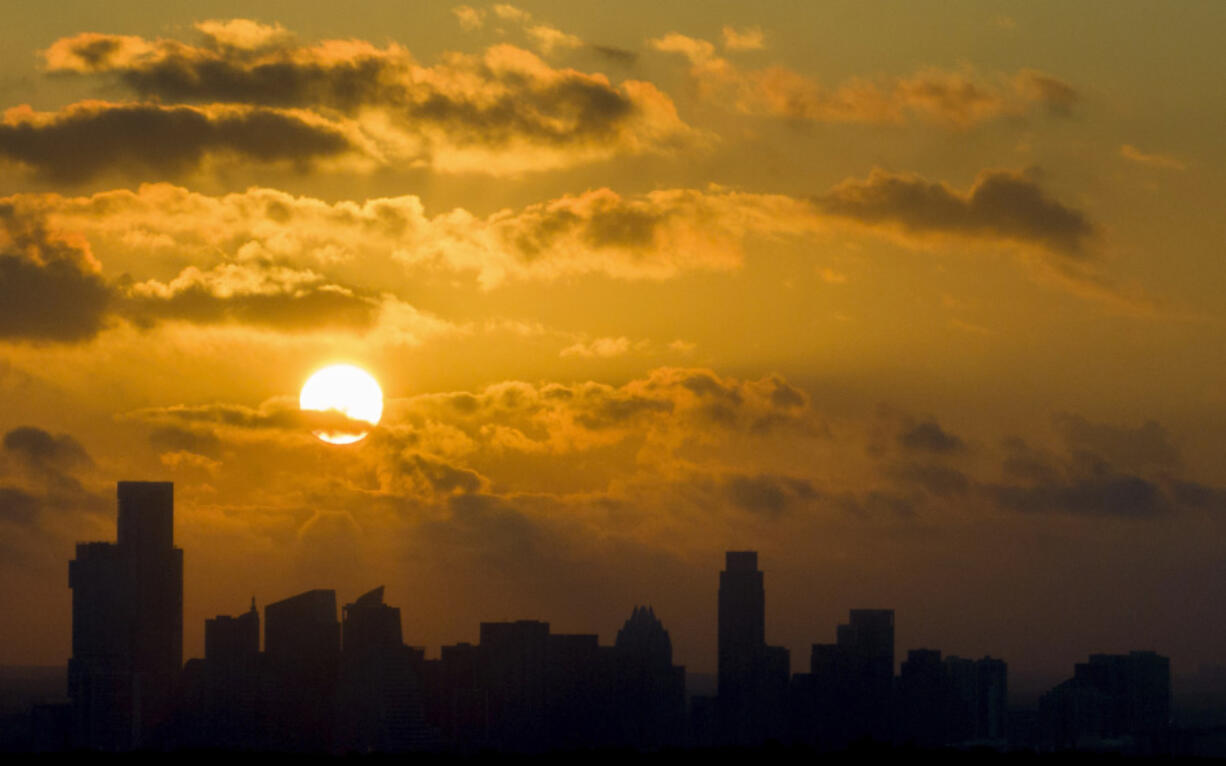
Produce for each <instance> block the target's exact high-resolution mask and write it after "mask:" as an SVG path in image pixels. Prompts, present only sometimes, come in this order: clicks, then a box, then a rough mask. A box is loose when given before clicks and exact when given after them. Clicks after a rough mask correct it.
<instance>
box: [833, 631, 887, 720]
mask: <svg viewBox="0 0 1226 766" xmlns="http://www.w3.org/2000/svg"><path fill="white" fill-rule="evenodd" d="M837 640H838V646H839V649H840V650H841V651H842V652H844V653H845V655H846V656H847V658H848V659H849V661H850V666H851V668H852V674H853V678H854V680H853V687H852V696H851V700H850V702H851V706H852V709H851V713H852V714H851V716H850V720H851V722H852V729H851V731H850V732H849V733H850V734H851V735H852V739H853V740H854V739H859V738H861V737H865V736H868V737H872V738H873V739H874V740H876V741H878V742H886V741H889V740H890V739H891V737H892V736H893V733H894V732H893V727H894V720H893V713H894V710H893V708H894V705H893V701H894V610H893V609H852V610H851V613H850V619H849V620H848V622H847V624H846V625H840V626H839V627H838V631H837Z"/></svg>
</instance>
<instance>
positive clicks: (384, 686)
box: [336, 586, 430, 752]
mask: <svg viewBox="0 0 1226 766" xmlns="http://www.w3.org/2000/svg"><path fill="white" fill-rule="evenodd" d="M342 614H343V615H344V619H343V621H342V623H341V635H342V641H341V644H342V651H341V667H340V687H339V690H338V695H337V698H338V703H339V704H338V705H337V738H336V743H337V746H338V747H339V749H342V750H347V751H356V752H399V751H405V750H411V749H414V748H418V747H423V746H425V745H426V744H428V742H429V741H430V737H429V736H428V735H427V732H426V723H425V716H424V710H423V707H422V695H421V686H420V684H419V679H418V670H419V668H420V665H421V662H420V659H421V654H420V652H415V651H414V650H413V649H411V648H409V647H407V646H405V645H404V640H403V638H402V637H401V632H400V610H399V609H398V608H396V607H392V606H388V605H387V604H385V603H383V586H379V587H378V588H375V589H374V590H372V591H370V592H368V593H365V594H363V595H362V596H360V597H358V598H357V599H356V600H355V601H354V602H353V603H351V604H346V605H345V607H344V609H343V610H342Z"/></svg>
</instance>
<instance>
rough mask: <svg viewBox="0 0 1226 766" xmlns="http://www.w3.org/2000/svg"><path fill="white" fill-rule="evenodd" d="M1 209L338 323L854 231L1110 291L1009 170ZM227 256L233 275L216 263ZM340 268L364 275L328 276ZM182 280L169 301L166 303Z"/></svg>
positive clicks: (90, 201) (261, 192)
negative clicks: (821, 188)
mask: <svg viewBox="0 0 1226 766" xmlns="http://www.w3.org/2000/svg"><path fill="white" fill-rule="evenodd" d="M0 204H9V205H11V206H13V207H14V209H16V208H20V209H21V210H22V211H24V213H23V214H24V215H27V216H35V215H37V216H42V217H44V218H45V219H46V220H47V221H48V222H49V225H51V226H53V227H55V228H56V229H57V230H64V231H72V232H77V233H79V234H80V235H81V236H82V237H85V238H88V239H89V241H90V242H91V243H92V244H93V247H94V249H95V250H96V251H98V252H106V253H109V254H111V255H108V256H107V257H108V261H109V259H110V258H113V257H114V258H123V259H125V261H126V262H140V261H139V260H138V259H137V256H138V255H139V256H140V257H143V258H148V259H150V261H151V262H166V261H169V262H172V263H175V264H176V266H177V268H176V270H182V269H183V268H184V267H182V266H181V265H178V264H181V263H182V262H183V261H184V260H187V261H189V262H193V261H194V262H197V263H203V264H210V263H211V264H215V265H213V266H203V265H202V266H196V267H194V270H191V271H184V272H183V274H182V275H181V277H180V278H179V279H178V284H179V285H180V288H181V289H186V288H187V287H188V286H189V285H196V286H197V288H198V289H203V288H204V287H205V286H207V285H214V284H220V283H228V282H235V281H238V282H245V283H247V284H251V285H254V284H256V283H257V282H259V281H261V280H262V281H263V282H264V283H266V284H267V285H272V284H274V283H276V284H281V285H283V286H284V287H285V289H283V290H282V289H278V290H276V291H272V290H264V292H288V291H289V287H290V286H291V285H294V286H296V288H295V289H298V288H301V289H304V290H306V289H308V288H309V291H310V292H311V295H310V296H299V298H300V299H301V300H299V302H300V303H304V302H305V297H310V298H311V300H318V301H320V302H323V303H327V305H329V306H332V307H333V308H334V309H335V312H332V313H335V314H337V315H338V316H339V315H341V314H343V313H344V311H343V309H346V308H348V309H351V310H352V312H354V313H353V314H351V316H360V315H362V314H363V313H365V311H366V310H365V309H364V308H363V306H367V307H369V305H370V303H371V301H372V300H373V299H374V296H372V295H369V294H368V293H364V292H362V291H361V290H358V289H357V288H355V287H353V286H352V283H353V282H359V283H360V281H361V280H370V279H372V275H374V277H373V278H374V279H377V281H378V283H380V284H394V283H395V282H397V281H403V280H404V278H405V274H406V273H407V274H413V273H415V272H418V271H434V270H444V271H454V272H459V273H467V274H471V275H473V277H474V278H475V279H476V280H477V281H478V283H479V284H480V285H481V286H482V287H484V288H487V289H492V288H495V287H497V286H499V285H502V284H504V283H506V282H508V281H515V280H541V281H549V280H556V279H559V278H563V277H568V276H574V275H585V274H601V275H604V276H607V277H611V278H614V279H623V280H643V279H647V280H664V279H672V278H676V277H678V276H680V275H683V274H687V273H691V272H696V271H715V272H718V271H734V270H736V269H738V268H740V267H741V265H742V263H743V261H744V258H745V253H746V250H747V248H748V247H749V245H750V244H751V243H755V241H768V242H769V241H777V240H781V239H787V238H813V237H817V236H820V235H821V234H823V233H825V232H828V231H832V230H835V229H837V228H840V227H849V226H850V227H852V228H854V229H856V230H858V231H860V232H867V233H870V234H873V235H877V236H885V237H889V238H892V239H894V240H895V241H898V242H900V243H901V244H903V245H905V246H908V247H912V248H918V249H931V248H932V247H933V245H934V244H945V243H947V242H948V241H950V240H957V241H963V242H969V243H973V244H974V243H978V244H988V245H997V246H1007V247H1009V248H1010V249H1015V248H1016V246H1017V245H1022V246H1024V247H1023V248H1022V249H1021V250H1022V251H1024V252H1020V254H1021V255H1022V257H1023V259H1027V258H1030V259H1034V258H1037V260H1038V261H1039V262H1040V263H1044V264H1050V265H1051V268H1052V270H1054V271H1058V272H1060V273H1061V274H1065V275H1067V277H1066V278H1065V280H1064V281H1067V282H1070V283H1073V284H1074V286H1080V285H1083V284H1096V285H1100V286H1101V285H1102V284H1103V283H1105V280H1104V279H1103V278H1102V277H1101V276H1100V275H1099V274H1098V271H1097V267H1098V261H1097V259H1096V258H1095V257H1094V252H1093V249H1092V248H1091V247H1090V245H1091V242H1092V241H1093V239H1094V237H1095V235H1096V233H1097V227H1096V226H1095V225H1094V224H1093V223H1092V222H1091V221H1090V219H1089V217H1088V216H1087V215H1086V214H1085V213H1083V212H1082V211H1079V210H1077V209H1075V208H1072V207H1069V206H1067V205H1064V204H1063V203H1061V202H1059V201H1057V200H1055V199H1053V198H1052V197H1051V196H1049V195H1048V194H1047V193H1046V192H1045V191H1044V190H1043V188H1042V187H1041V186H1040V185H1039V184H1038V182H1037V181H1034V180H1032V179H1031V178H1030V177H1028V176H1025V175H1023V174H1020V173H1016V172H1013V171H1009V170H990V171H985V172H984V173H982V174H981V175H980V176H979V178H978V179H977V180H976V181H975V183H974V184H972V185H971V187H970V188H969V189H967V190H965V191H962V190H957V189H954V188H952V187H950V186H948V185H946V184H944V183H941V182H934V181H928V180H926V179H923V178H921V177H919V176H913V175H901V174H892V173H887V172H885V171H881V170H875V171H873V172H872V173H871V174H870V175H869V176H868V178H866V179H848V180H847V181H844V182H843V183H841V184H839V185H836V186H835V187H833V188H832V189H831V190H829V191H828V192H826V193H825V194H821V195H818V196H816V197H813V198H807V199H806V198H799V197H792V196H787V195H780V194H760V193H751V192H743V191H737V190H732V189H727V188H721V187H709V188H707V189H661V190H657V191H653V192H649V193H647V194H640V195H621V194H618V193H617V192H615V191H613V190H611V189H593V190H590V191H587V192H584V193H582V194H578V195H566V196H563V197H559V198H557V199H553V200H548V201H546V202H541V203H537V204H532V205H528V206H526V207H523V208H520V209H517V210H513V209H507V210H500V211H496V212H494V213H491V214H489V215H487V216H483V217H478V216H476V215H473V214H472V213H470V212H469V211H467V210H465V209H463V208H456V209H454V210H451V211H446V212H442V213H437V214H433V215H432V214H429V213H428V212H427V211H426V209H425V205H424V204H423V203H422V201H421V199H420V198H418V197H416V196H411V195H405V196H401V197H387V198H378V199H370V200H365V201H362V202H353V201H340V202H326V201H323V200H320V199H315V198H311V197H303V196H294V195H291V194H287V193H285V192H280V191H277V190H273V189H261V188H258V187H254V188H250V189H248V190H246V191H245V192H241V193H235V194H227V195H224V196H219V197H213V196H207V195H203V194H199V193H195V192H190V191H188V190H186V189H184V188H181V187H176V186H170V185H167V184H152V185H143V186H141V187H139V188H138V189H137V190H136V191H128V190H115V191H110V192H100V193H97V194H94V195H90V196H86V197H63V196H60V195H54V194H44V195H36V194H24V195H15V196H13V197H9V198H7V201H6V200H0ZM219 254H222V256H223V258H224V259H225V260H224V262H225V263H226V264H227V265H225V266H224V267H223V266H221V265H216V264H217V262H218V256H219ZM261 264H263V265H261ZM257 267H259V272H258V274H251V273H250V272H252V271H253V270H255V269H257ZM332 273H335V274H339V275H349V276H348V277H347V278H340V277H338V278H329V277H328V276H326V275H328V274H332ZM839 276H840V275H837V274H834V273H833V272H831V274H828V275H826V276H825V278H827V279H835V280H837V279H838V278H839ZM1095 280H1098V281H1097V282H1095ZM174 283H175V280H172V281H171V282H170V283H161V284H162V287H159V288H158V289H157V290H156V292H158V293H159V294H162V295H163V296H165V295H166V294H167V289H166V288H167V286H168V285H169V284H174ZM154 287H155V285H154V284H153V283H148V284H147V288H148V289H149V290H152V289H153V288H154ZM142 289H145V288H142ZM1103 289H1107V288H1106V287H1103ZM172 292H173V290H172ZM239 292H241V291H239ZM238 297H239V296H235V300H236V301H237V300H238ZM385 311H386V308H385ZM576 353H578V350H577V349H576Z"/></svg>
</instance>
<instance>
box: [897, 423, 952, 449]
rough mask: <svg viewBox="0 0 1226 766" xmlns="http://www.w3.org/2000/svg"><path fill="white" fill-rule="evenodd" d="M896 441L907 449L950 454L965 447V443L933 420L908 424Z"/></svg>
mask: <svg viewBox="0 0 1226 766" xmlns="http://www.w3.org/2000/svg"><path fill="white" fill-rule="evenodd" d="M898 443H899V444H900V445H902V446H903V447H906V448H907V449H909V450H918V451H921V452H935V453H938V454H950V453H955V452H961V451H963V450H964V449H966V443H965V442H963V441H962V439H961V438H959V437H958V436H957V435H955V434H951V433H949V432H948V431H946V430H945V429H943V428H941V426H940V424H939V423H937V422H936V421H934V420H927V421H924V422H922V423H917V424H915V425H912V426H909V427H908V428H906V429H905V430H903V431H902V433H900V434H899V435H898Z"/></svg>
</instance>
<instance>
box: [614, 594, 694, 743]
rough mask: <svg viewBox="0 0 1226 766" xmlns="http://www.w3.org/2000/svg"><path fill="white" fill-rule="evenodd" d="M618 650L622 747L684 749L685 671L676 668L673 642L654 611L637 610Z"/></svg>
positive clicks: (623, 631)
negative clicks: (674, 746)
mask: <svg viewBox="0 0 1226 766" xmlns="http://www.w3.org/2000/svg"><path fill="white" fill-rule="evenodd" d="M614 649H615V653H614V656H615V658H616V687H615V692H614V695H615V701H616V711H615V715H616V720H617V724H618V732H617V737H616V741H617V744H619V745H630V746H634V747H640V748H644V747H661V746H664V745H680V744H683V743H684V740H683V739H682V736H681V735H682V732H683V730H684V719H685V668H684V667H680V666H677V665H674V664H673V645H672V640H671V639H670V638H669V635H668V631H667V630H665V629H664V625H663V623H661V622H660V620H659V619H658V618H657V617H656V615H655V611H654V610H653V609H652V608H651V607H649V606H647V607H637V606H636V607H635V608H634V611H633V612H631V614H630V619H628V620H626V622H625V624H624V625H622V628H621V630H619V631H617V641H616V642H615V644H614Z"/></svg>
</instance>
